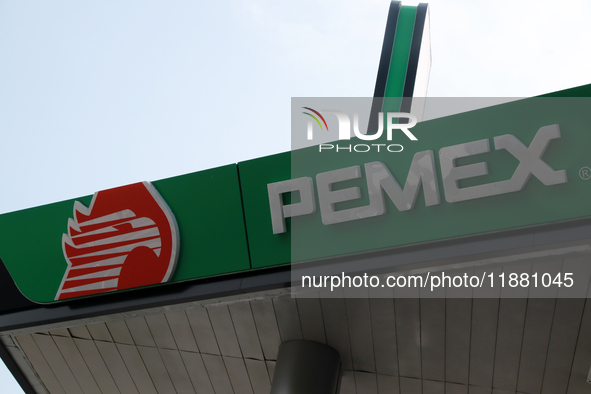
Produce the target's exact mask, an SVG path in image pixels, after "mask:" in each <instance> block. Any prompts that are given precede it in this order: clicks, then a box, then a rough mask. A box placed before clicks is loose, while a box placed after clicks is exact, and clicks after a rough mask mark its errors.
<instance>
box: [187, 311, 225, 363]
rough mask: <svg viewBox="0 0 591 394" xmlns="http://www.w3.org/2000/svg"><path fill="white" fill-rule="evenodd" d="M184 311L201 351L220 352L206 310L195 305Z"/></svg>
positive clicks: (208, 352)
mask: <svg viewBox="0 0 591 394" xmlns="http://www.w3.org/2000/svg"><path fill="white" fill-rule="evenodd" d="M186 313H187V317H188V319H189V323H190V324H191V329H192V330H193V335H194V336H195V340H196V341H197V345H198V347H199V350H200V351H201V353H205V354H218V355H219V354H221V353H220V349H219V347H218V342H217V339H216V337H215V334H214V333H213V328H212V326H211V321H210V320H209V315H208V314H207V310H206V309H205V308H202V307H197V308H191V309H187V312H186Z"/></svg>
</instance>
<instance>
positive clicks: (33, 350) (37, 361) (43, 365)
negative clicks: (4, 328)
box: [18, 335, 65, 394]
mask: <svg viewBox="0 0 591 394" xmlns="http://www.w3.org/2000/svg"><path fill="white" fill-rule="evenodd" d="M18 343H19V345H20V347H21V348H22V349H23V352H24V353H25V355H26V356H27V358H28V359H29V361H30V362H31V365H32V366H33V368H34V369H35V372H36V373H37V374H38V375H39V378H40V379H41V380H42V382H43V384H44V385H45V387H46V388H47V390H49V392H50V393H52V394H54V393H55V394H62V393H64V394H65V391H64V389H63V388H62V386H61V384H60V382H59V381H58V380H57V377H56V376H55V374H54V373H53V371H52V370H51V367H50V366H49V364H48V363H47V360H45V357H43V353H41V350H39V347H38V346H37V343H36V342H35V340H34V339H33V336H32V335H21V336H19V337H18Z"/></svg>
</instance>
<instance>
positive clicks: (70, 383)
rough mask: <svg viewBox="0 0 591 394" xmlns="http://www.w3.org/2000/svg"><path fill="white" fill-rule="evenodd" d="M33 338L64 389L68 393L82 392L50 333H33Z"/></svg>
mask: <svg viewBox="0 0 591 394" xmlns="http://www.w3.org/2000/svg"><path fill="white" fill-rule="evenodd" d="M33 340H34V341H35V343H37V346H38V347H39V350H40V351H41V353H43V356H44V357H45V359H46V360H47V363H48V364H49V367H50V368H51V370H52V371H53V373H54V374H55V377H56V378H57V380H58V381H59V382H60V385H61V386H62V388H63V389H64V391H65V392H66V393H68V394H69V393H72V394H83V393H82V388H80V385H79V384H78V381H77V380H76V378H75V377H74V375H73V374H72V371H71V370H70V367H68V364H67V363H66V360H64V357H63V356H62V354H61V353H60V351H59V349H58V347H57V346H56V344H55V342H54V341H53V338H52V337H51V336H50V335H42V334H33Z"/></svg>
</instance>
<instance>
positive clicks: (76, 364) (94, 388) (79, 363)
mask: <svg viewBox="0 0 591 394" xmlns="http://www.w3.org/2000/svg"><path fill="white" fill-rule="evenodd" d="M53 340H54V341H55V344H56V345H57V347H58V348H59V350H60V353H61V354H62V355H63V357H64V359H65V360H66V362H67V363H68V367H70V370H71V371H72V373H73V374H74V376H75V377H76V380H77V381H78V382H79V384H80V387H81V388H82V391H83V392H84V394H101V390H100V389H99V387H98V384H97V383H96V381H95V379H94V377H93V376H92V373H91V372H90V369H88V366H87V365H86V363H85V362H84V359H83V358H82V355H81V354H80V351H79V350H78V347H77V346H76V344H75V343H74V340H73V339H72V338H69V337H62V336H54V337H53Z"/></svg>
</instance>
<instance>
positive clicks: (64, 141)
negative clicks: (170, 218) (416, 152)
mask: <svg viewBox="0 0 591 394" xmlns="http://www.w3.org/2000/svg"><path fill="white" fill-rule="evenodd" d="M416 3H417V2H404V4H410V5H413V4H416ZM388 4H389V1H388V0H345V1H343V0H322V1H318V0H315V1H311V0H304V1H298V2H293V1H292V2H288V1H283V0H279V1H277V0H253V1H240V0H220V1H195V0H194V1H182V0H175V1H173V2H170V1H147V0H146V1H137V0H135V1H134V0H129V1H123V2H122V1H100V2H99V1H94V2H91V1H84V0H76V1H74V0H71V1H62V0H52V1H45V0H44V1H40V0H27V1H16V0H0V185H1V186H0V187H1V189H0V191H1V193H0V213H4V212H9V211H14V210H18V209H24V208H28V207H31V206H36V205H41V204H46V203H50V202H55V201H60V200H64V199H69V198H74V197H77V196H81V195H87V194H92V193H94V192H95V191H98V190H102V189H107V188H111V187H116V186H120V185H124V184H128V183H132V182H138V181H144V180H148V181H152V180H157V179H161V178H166V177H170V176H174V175H179V174H184V173H188V172H193V171H198V170H202V169H206V168H211V167H216V166H220V165H224V164H228V163H235V162H237V161H241V160H246V159H250V158H255V157H260V156H265V155H269V154H273V153H278V152H282V151H286V150H289V148H290V119H289V116H290V99H291V97H292V96H362V97H363V96H371V95H372V93H373V88H374V84H375V77H376V72H377V64H378V60H379V54H380V49H381V45H382V38H383V32H384V26H385V20H386V14H387V9H388ZM430 5H431V38H432V40H431V43H432V59H433V64H432V70H431V78H430V84H429V91H428V95H429V96H431V97H438V96H499V97H511V96H518V97H523V96H532V95H537V94H542V93H546V92H551V91H555V90H559V89H564V88H569V87H574V86H579V85H583V84H587V83H591V76H590V75H589V71H588V70H589V64H591V51H589V48H591V25H589V23H588V21H589V17H590V16H591V3H590V2H589V1H587V0H579V1H576V0H575V1H567V2H560V3H557V2H556V1H533V0H532V1H530V0H528V1H515V0H510V1H509V0H497V1H488V0H487V1H480V0H474V1H467V0H461V1H460V0H457V1H454V0H435V1H432V2H430ZM9 378H10V376H9ZM9 378H3V377H0V379H1V380H2V385H3V389H2V391H3V392H4V393H19V392H20V390H19V389H17V388H14V389H13V388H9V386H8V384H9V383H8V382H9V381H10V379H9ZM4 381H6V383H5V382H4Z"/></svg>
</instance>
